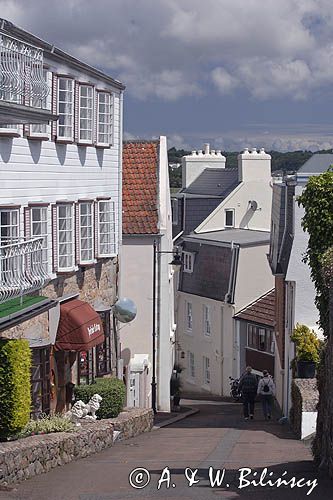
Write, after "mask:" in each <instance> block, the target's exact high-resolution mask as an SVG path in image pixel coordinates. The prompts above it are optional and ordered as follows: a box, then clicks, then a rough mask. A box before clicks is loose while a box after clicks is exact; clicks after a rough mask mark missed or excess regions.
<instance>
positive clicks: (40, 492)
mask: <svg viewBox="0 0 333 500" xmlns="http://www.w3.org/2000/svg"><path fill="white" fill-rule="evenodd" d="M186 404H188V403H187V402H186ZM191 406H192V407H193V408H198V409H199V410H200V412H199V413H198V414H196V415H192V416H190V417H188V418H187V419H185V420H182V421H179V422H176V423H175V424H173V425H170V426H168V427H164V428H162V429H159V430H153V431H152V432H150V433H147V434H144V435H140V436H138V437H137V438H133V439H131V440H129V441H124V442H120V443H117V444H116V445H115V446H114V447H113V448H111V449H107V450H104V451H103V452H101V453H99V454H97V455H93V456H91V457H90V458H87V459H83V460H80V461H78V462H73V463H71V464H68V465H66V466H64V467H62V468H57V469H54V470H53V471H51V472H50V473H48V474H44V475H41V476H38V477H36V478H33V479H31V480H28V481H26V482H25V483H22V484H20V485H18V486H17V487H16V488H15V489H13V490H11V491H2V492H0V499H1V500H10V499H15V500H46V499H47V500H121V499H135V498H138V499H139V500H144V499H148V498H152V499H159V500H166V499H168V500H173V499H176V498H177V499H178V498H181V499H182V500H190V499H198V500H199V499H200V500H205V499H208V500H210V499H216V498H226V499H229V498H230V499H233V498H245V499H249V500H251V499H259V500H264V499H280V498H282V497H283V498H284V500H288V499H291V498H292V499H294V500H297V499H303V498H320V497H322V498H329V497H330V494H329V493H330V492H331V491H332V482H330V481H328V480H326V479H323V478H321V477H320V476H319V475H318V473H317V471H316V470H315V469H314V467H313V464H312V460H311V453H310V451H309V450H308V449H307V448H306V447H305V446H304V445H303V444H302V443H301V442H300V441H297V440H295V438H294V436H293V435H292V433H291V432H290V431H289V430H288V427H287V426H285V425H280V424H279V423H278V422H277V421H270V422H265V421H264V420H263V418H262V415H261V411H260V409H259V408H258V409H257V414H256V418H255V420H253V421H249V422H245V421H244V420H243V419H242V417H241V406H240V405H237V404H231V403H218V402H204V401H201V402H199V401H197V402H191ZM166 467H169V470H170V476H171V479H170V481H169V483H168V474H167V473H166V472H165V474H164V476H163V479H165V481H162V482H161V486H160V489H158V482H159V480H160V479H161V475H162V471H163V469H164V468H166ZM187 467H188V468H191V469H192V471H193V473H192V472H191V471H187V475H188V479H187V478H186V477H185V472H184V471H185V469H186V468H187ZM209 467H213V468H214V471H213V473H212V478H213V479H214V478H215V477H216V472H217V470H218V469H220V470H221V471H222V470H223V469H226V472H225V477H224V479H223V482H222V485H221V486H220V487H217V486H216V487H215V488H212V487H211V484H210V478H209ZM245 467H248V468H251V469H252V473H253V474H254V475H253V476H252V477H251V476H247V480H253V479H257V480H258V477H259V476H260V474H261V469H263V468H265V467H267V468H268V473H270V472H271V473H273V474H272V475H271V476H270V477H271V478H272V480H276V479H277V478H279V477H282V474H283V473H284V471H287V474H286V475H285V476H284V477H285V478H288V479H291V478H292V477H293V476H295V477H297V479H300V478H305V481H310V482H312V481H313V480H314V479H315V478H317V479H318V486H317V487H315V488H314V489H313V491H312V492H311V493H310V495H309V496H308V495H307V493H308V492H309V490H310V489H311V486H309V485H304V486H303V487H297V486H296V487H295V488H290V486H281V487H280V488H277V487H271V486H269V485H267V486H265V487H262V486H253V485H248V486H246V487H244V488H242V489H240V488H239V485H240V472H239V470H238V469H240V468H245ZM136 468H143V469H146V470H147V471H149V474H150V482H149V484H148V485H147V486H146V487H145V488H141V489H136V488H134V487H132V486H131V485H130V483H129V476H130V473H131V471H133V470H134V469H136ZM195 469H198V471H197V473H196V474H195V475H194V471H195ZM255 471H258V474H257V476H256V475H255ZM192 474H193V476H192ZM244 474H245V473H244ZM132 477H133V481H134V474H133V476H132ZM191 477H193V478H194V479H195V480H196V481H198V482H197V483H196V484H194V485H193V486H192V487H189V485H188V483H189V480H190V479H191ZM267 477H268V476H267ZM139 480H140V477H139ZM142 480H143V481H146V478H142ZM266 481H267V478H266ZM305 481H303V483H302V484H304V483H305ZM242 484H243V485H244V486H245V485H246V484H247V483H246V482H245V475H244V480H243V482H242ZM173 485H175V486H173ZM167 486H169V487H167Z"/></svg>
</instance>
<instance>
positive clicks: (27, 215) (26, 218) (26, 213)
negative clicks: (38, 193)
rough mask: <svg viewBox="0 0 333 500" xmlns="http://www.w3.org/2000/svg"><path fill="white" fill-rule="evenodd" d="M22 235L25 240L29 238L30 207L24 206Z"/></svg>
mask: <svg viewBox="0 0 333 500" xmlns="http://www.w3.org/2000/svg"><path fill="white" fill-rule="evenodd" d="M24 236H25V238H26V239H27V240H30V239H31V208H30V207H24Z"/></svg>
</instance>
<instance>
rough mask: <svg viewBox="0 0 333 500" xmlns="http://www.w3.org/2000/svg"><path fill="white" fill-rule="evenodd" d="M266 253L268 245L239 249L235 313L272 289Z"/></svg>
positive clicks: (272, 283)
mask: <svg viewBox="0 0 333 500" xmlns="http://www.w3.org/2000/svg"><path fill="white" fill-rule="evenodd" d="M268 252H269V245H258V246H254V247H244V248H241V249H240V252H239V261H238V270H237V280H236V289H235V311H236V312H238V311H239V310H240V309H242V308H243V307H245V306H247V305H248V304H250V303H251V302H253V301H254V300H256V299H257V298H259V297H260V296H261V295H264V293H266V292H269V290H272V288H274V277H273V276H272V271H271V269H270V267H269V263H268V259H267V253H268Z"/></svg>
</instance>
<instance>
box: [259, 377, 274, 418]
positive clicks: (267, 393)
mask: <svg viewBox="0 0 333 500" xmlns="http://www.w3.org/2000/svg"><path fill="white" fill-rule="evenodd" d="M262 373H263V377H262V378H261V379H260V381H259V384H258V391H257V392H258V395H260V397H261V402H262V410H263V412H264V417H265V420H270V419H271V417H272V405H273V397H274V396H275V384H274V381H273V379H272V377H271V376H270V374H269V373H268V371H267V370H264V371H263V372H262Z"/></svg>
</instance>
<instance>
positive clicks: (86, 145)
mask: <svg viewBox="0 0 333 500" xmlns="http://www.w3.org/2000/svg"><path fill="white" fill-rule="evenodd" d="M77 145H78V146H81V147H88V146H90V147H93V146H94V144H93V142H84V141H78V142H77Z"/></svg>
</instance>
